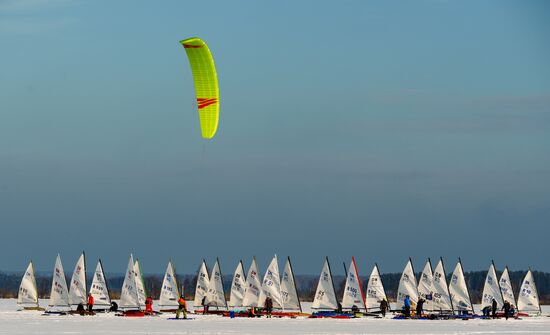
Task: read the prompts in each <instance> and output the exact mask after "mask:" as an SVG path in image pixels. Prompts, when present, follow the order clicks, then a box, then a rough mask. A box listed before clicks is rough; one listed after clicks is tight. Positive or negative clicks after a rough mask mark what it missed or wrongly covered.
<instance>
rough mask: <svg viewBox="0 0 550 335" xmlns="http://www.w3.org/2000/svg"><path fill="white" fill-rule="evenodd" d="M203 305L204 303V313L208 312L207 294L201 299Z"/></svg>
mask: <svg viewBox="0 0 550 335" xmlns="http://www.w3.org/2000/svg"><path fill="white" fill-rule="evenodd" d="M201 305H202V314H203V315H204V314H208V307H209V306H208V304H207V303H206V296H204V297H202V301H201Z"/></svg>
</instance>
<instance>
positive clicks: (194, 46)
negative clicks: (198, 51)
mask: <svg viewBox="0 0 550 335" xmlns="http://www.w3.org/2000/svg"><path fill="white" fill-rule="evenodd" d="M183 47H184V48H185V49H194V48H202V45H191V44H184V45H183Z"/></svg>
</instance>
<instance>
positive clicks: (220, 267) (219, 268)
mask: <svg viewBox="0 0 550 335" xmlns="http://www.w3.org/2000/svg"><path fill="white" fill-rule="evenodd" d="M216 263H218V270H219V271H220V280H221V282H222V295H223V302H224V304H225V309H227V310H229V307H228V306H227V300H226V299H225V288H224V287H223V274H222V266H221V265H220V259H219V258H218V257H216Z"/></svg>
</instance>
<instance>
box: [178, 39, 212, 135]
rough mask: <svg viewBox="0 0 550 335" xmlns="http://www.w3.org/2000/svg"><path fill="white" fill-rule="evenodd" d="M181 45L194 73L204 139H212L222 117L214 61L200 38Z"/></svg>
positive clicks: (186, 41)
mask: <svg viewBox="0 0 550 335" xmlns="http://www.w3.org/2000/svg"><path fill="white" fill-rule="evenodd" d="M180 43H181V45H183V47H184V48H185V52H186V53H187V57H188V58H189V64H190V65H191V71H192V72H193V80H194V82H195V91H196V94H197V107H198V111H199V120H200V124H201V132H202V137H203V138H206V139H211V138H212V137H214V135H215V134H216V130H217V129H218V121H219V116H220V91H219V89H218V76H217V74H216V67H215V65H214V59H213V58H212V53H210V49H208V45H206V43H204V41H203V40H201V39H200V38H198V37H193V38H188V39H186V40H183V41H180Z"/></svg>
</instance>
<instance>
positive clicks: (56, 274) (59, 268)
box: [45, 254, 71, 315]
mask: <svg viewBox="0 0 550 335" xmlns="http://www.w3.org/2000/svg"><path fill="white" fill-rule="evenodd" d="M70 310H71V306H70V305H69V290H68V289H67V279H66V278H65V272H64V271H63V264H62V263H61V257H60V256H59V254H57V258H56V259H55V267H54V270H53V277H52V289H51V292H50V302H49V304H48V309H47V310H46V311H45V314H60V315H65V314H67V313H68V312H69V311H70Z"/></svg>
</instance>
